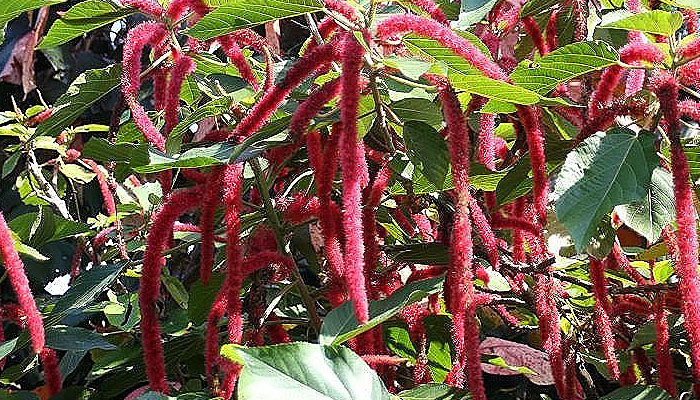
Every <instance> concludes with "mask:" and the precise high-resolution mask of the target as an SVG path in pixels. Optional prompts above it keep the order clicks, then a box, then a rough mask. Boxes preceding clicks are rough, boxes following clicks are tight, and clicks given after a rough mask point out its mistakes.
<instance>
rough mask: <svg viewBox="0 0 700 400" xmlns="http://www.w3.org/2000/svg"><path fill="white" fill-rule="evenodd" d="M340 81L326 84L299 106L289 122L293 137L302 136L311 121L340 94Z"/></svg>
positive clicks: (335, 80) (334, 80)
mask: <svg viewBox="0 0 700 400" xmlns="http://www.w3.org/2000/svg"><path fill="white" fill-rule="evenodd" d="M340 84H341V82H340V79H333V80H331V81H328V82H326V83H325V84H324V85H323V86H321V87H320V88H318V89H316V90H314V91H313V92H312V93H311V95H309V98H308V99H306V100H304V102H303V103H301V104H300V105H299V108H297V110H296V112H294V116H292V120H291V121H289V132H290V133H291V134H292V135H293V136H301V135H302V134H304V133H305V132H306V129H307V128H308V127H309V124H310V123H311V120H312V119H313V118H314V117H315V116H316V114H318V113H319V112H320V111H321V110H322V109H323V107H324V106H325V105H326V103H328V102H329V101H331V100H332V99H333V98H334V97H336V96H337V95H338V93H340V87H341V85H340Z"/></svg>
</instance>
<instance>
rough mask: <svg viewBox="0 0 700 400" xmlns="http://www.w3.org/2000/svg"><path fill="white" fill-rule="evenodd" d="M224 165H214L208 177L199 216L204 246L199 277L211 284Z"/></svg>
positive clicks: (205, 283)
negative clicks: (215, 230)
mask: <svg viewBox="0 0 700 400" xmlns="http://www.w3.org/2000/svg"><path fill="white" fill-rule="evenodd" d="M222 174H223V167H214V168H213V169H212V171H211V173H210V174H209V176H208V177H207V181H206V185H205V188H206V191H205V192H204V199H203V201H202V213H201V215H200V216H199V228H200V229H201V232H202V245H201V246H202V247H201V250H200V258H199V278H200V279H201V280H202V283H203V284H204V285H208V284H209V278H210V277H211V269H212V266H213V264H214V214H215V213H216V207H217V206H218V205H219V203H220V202H221V176H222Z"/></svg>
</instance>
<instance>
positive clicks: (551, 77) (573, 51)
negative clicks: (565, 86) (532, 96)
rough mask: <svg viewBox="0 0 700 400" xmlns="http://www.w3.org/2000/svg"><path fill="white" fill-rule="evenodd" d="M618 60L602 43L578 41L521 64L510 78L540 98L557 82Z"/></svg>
mask: <svg viewBox="0 0 700 400" xmlns="http://www.w3.org/2000/svg"><path fill="white" fill-rule="evenodd" d="M619 60H620V56H619V55H618V54H617V52H616V51H615V49H613V48H612V47H611V46H610V45H609V44H607V43H605V42H602V41H595V42H579V43H573V44H570V45H566V46H564V47H561V48H558V49H556V50H555V51H553V52H551V53H549V54H547V55H546V56H544V57H542V58H540V59H538V60H537V61H530V60H525V61H522V62H521V63H520V64H518V67H517V68H516V69H515V71H513V73H512V74H511V76H510V77H511V79H513V82H515V84H517V85H519V86H522V87H524V88H525V89H529V90H532V91H533V92H536V93H538V94H540V95H542V96H544V95H546V94H547V93H549V92H551V91H552V90H553V89H554V88H556V87H557V86H558V85H559V84H561V83H564V82H567V81H569V80H570V79H573V78H575V77H577V76H581V75H584V74H587V73H589V72H591V71H595V70H598V69H602V68H605V67H607V66H609V65H613V64H616V63H617V62H618V61H619Z"/></svg>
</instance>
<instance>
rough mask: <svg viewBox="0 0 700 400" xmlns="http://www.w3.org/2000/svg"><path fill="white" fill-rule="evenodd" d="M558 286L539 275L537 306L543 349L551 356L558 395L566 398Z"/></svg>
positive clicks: (550, 360) (536, 292) (549, 278)
mask: <svg viewBox="0 0 700 400" xmlns="http://www.w3.org/2000/svg"><path fill="white" fill-rule="evenodd" d="M557 286H558V285H556V284H555V282H554V280H553V279H552V277H551V276H548V275H545V274H538V275H537V277H536V283H535V306H536V310H537V319H538V323H539V327H540V336H541V337H542V347H543V348H544V350H545V352H546V353H547V354H548V355H549V364H550V366H551V368H552V375H553V377H554V380H555V386H556V388H557V393H559V394H560V396H562V397H564V396H565V393H567V387H566V382H565V377H564V370H565V369H564V358H563V352H562V342H561V327H560V326H559V311H558V310H557V304H556V298H557V295H556V291H557Z"/></svg>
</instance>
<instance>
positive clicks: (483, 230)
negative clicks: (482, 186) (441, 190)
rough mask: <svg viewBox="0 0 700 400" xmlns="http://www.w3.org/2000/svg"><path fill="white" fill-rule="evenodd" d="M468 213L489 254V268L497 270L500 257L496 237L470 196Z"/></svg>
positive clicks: (477, 204) (474, 200) (476, 203)
mask: <svg viewBox="0 0 700 400" xmlns="http://www.w3.org/2000/svg"><path fill="white" fill-rule="evenodd" d="M469 211H471V216H472V221H473V223H474V227H476V230H477V231H478V232H479V236H481V240H482V241H483V242H484V246H485V247H486V251H488V253H489V258H490V261H491V266H492V267H493V269H496V270H497V269H498V268H499V267H500V264H499V260H500V257H499V254H498V243H497V242H496V236H495V235H494V234H493V230H491V225H490V224H489V221H488V220H487V219H486V216H485V215H484V213H483V211H482V210H481V207H480V206H479V203H478V202H477V201H476V199H475V198H474V197H473V196H471V195H469Z"/></svg>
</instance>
